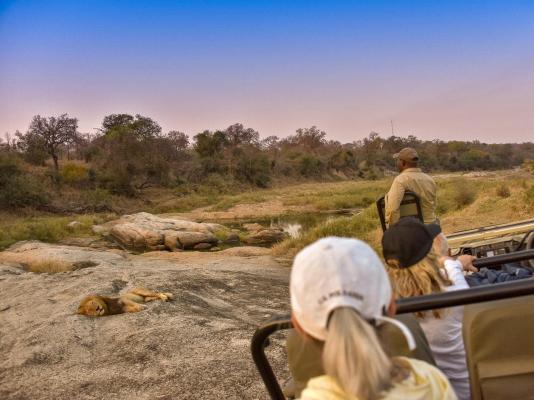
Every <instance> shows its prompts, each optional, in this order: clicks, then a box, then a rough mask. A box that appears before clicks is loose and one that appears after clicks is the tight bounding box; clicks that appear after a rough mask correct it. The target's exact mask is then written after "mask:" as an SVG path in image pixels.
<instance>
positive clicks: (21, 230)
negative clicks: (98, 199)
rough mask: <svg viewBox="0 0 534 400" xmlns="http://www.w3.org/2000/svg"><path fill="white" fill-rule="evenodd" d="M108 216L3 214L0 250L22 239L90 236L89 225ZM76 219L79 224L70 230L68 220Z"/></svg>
mask: <svg viewBox="0 0 534 400" xmlns="http://www.w3.org/2000/svg"><path fill="white" fill-rule="evenodd" d="M109 218H110V216H98V215H78V216H61V217H58V216H41V217H17V216H6V215H3V216H2V219H3V223H2V229H1V230H0V250H3V249H5V248H7V247H9V246H10V245H12V244H13V243H16V242H20V241H22V240H40V241H43V242H49V243H53V242H58V241H59V240H61V239H64V238H66V237H69V236H90V235H91V234H92V232H91V226H93V225H94V224H99V223H102V222H105V220H107V219H109ZM72 221H78V222H79V223H80V224H81V225H80V226H79V227H78V228H76V229H74V230H72V229H69V228H68V227H67V225H68V223H69V222H72Z"/></svg>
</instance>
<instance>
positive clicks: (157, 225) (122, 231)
mask: <svg viewBox="0 0 534 400" xmlns="http://www.w3.org/2000/svg"><path fill="white" fill-rule="evenodd" d="M95 228H96V226H94V227H93V231H95ZM223 229H224V230H226V228H225V227H224V226H222V225H219V224H211V223H198V222H192V221H187V220H180V219H174V218H160V217H157V216H155V215H152V214H149V213H138V214H133V215H125V216H123V217H121V218H120V219H118V220H116V221H111V222H108V223H106V224H104V225H101V226H100V227H99V228H96V231H98V232H102V233H103V234H106V232H109V235H110V236H111V237H112V238H113V239H114V240H115V241H117V242H118V243H120V244H121V245H122V246H123V247H125V248H128V249H132V250H137V251H144V250H148V251H154V250H165V249H167V250H170V251H180V250H182V249H187V250H190V249H193V248H195V246H196V245H198V244H201V243H203V244H209V247H212V246H213V245H215V244H217V243H218V239H217V238H216V237H215V235H214V234H213V233H214V232H217V231H220V230H223ZM201 247H204V248H209V247H207V246H205V245H203V246H201Z"/></svg>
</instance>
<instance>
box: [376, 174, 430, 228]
mask: <svg viewBox="0 0 534 400" xmlns="http://www.w3.org/2000/svg"><path fill="white" fill-rule="evenodd" d="M407 190H409V191H412V192H414V193H415V194H416V195H418V196H419V198H420V199H421V210H422V211H423V219H424V222H425V224H429V223H432V222H435V221H436V182H434V179H432V178H431V177H430V176H429V175H427V174H425V173H424V172H423V171H421V169H420V168H407V169H405V170H404V171H402V172H401V173H400V174H399V175H398V176H397V177H396V178H395V179H394V180H393V183H392V184H391V188H390V189H389V192H388V194H387V195H386V224H387V225H388V226H389V225H391V224H394V223H395V222H397V221H398V220H399V218H400V209H399V207H400V203H401V201H402V198H403V197H404V192H405V191H407Z"/></svg>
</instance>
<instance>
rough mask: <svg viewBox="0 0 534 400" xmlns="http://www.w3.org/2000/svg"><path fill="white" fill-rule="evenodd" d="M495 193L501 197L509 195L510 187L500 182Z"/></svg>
mask: <svg viewBox="0 0 534 400" xmlns="http://www.w3.org/2000/svg"><path fill="white" fill-rule="evenodd" d="M496 194H497V196H499V197H502V198H503V199H505V198H507V197H510V195H511V193H510V188H509V187H508V186H506V185H505V184H501V185H500V186H498V187H497V189H496Z"/></svg>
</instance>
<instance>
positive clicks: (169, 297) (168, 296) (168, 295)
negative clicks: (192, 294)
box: [159, 293, 174, 301]
mask: <svg viewBox="0 0 534 400" xmlns="http://www.w3.org/2000/svg"><path fill="white" fill-rule="evenodd" d="M159 296H160V299H161V300H162V301H169V300H172V299H174V295H173V294H172V293H160V294H159Z"/></svg>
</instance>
